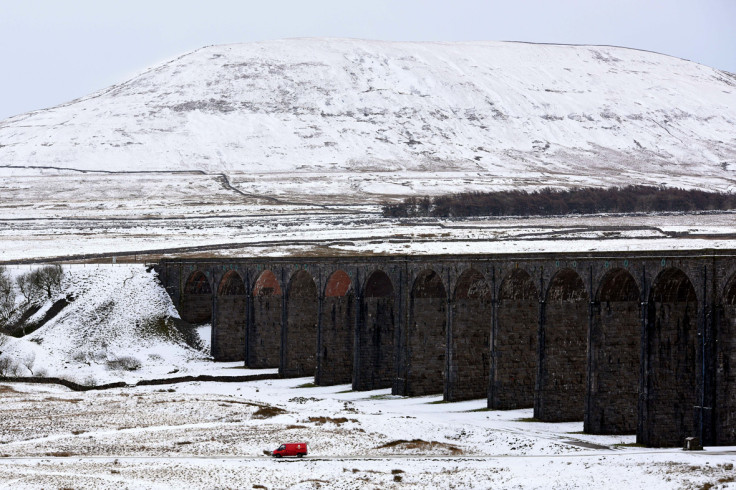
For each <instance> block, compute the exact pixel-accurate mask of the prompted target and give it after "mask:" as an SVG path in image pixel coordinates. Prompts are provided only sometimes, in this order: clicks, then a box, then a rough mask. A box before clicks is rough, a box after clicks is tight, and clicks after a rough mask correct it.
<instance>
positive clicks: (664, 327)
mask: <svg viewBox="0 0 736 490" xmlns="http://www.w3.org/2000/svg"><path fill="white" fill-rule="evenodd" d="M696 319H697V303H695V302H668V303H659V302H656V303H655V302H651V303H650V313H649V325H648V326H647V329H648V333H647V336H648V340H649V345H648V347H647V353H648V359H647V361H648V366H649V374H648V376H647V378H646V384H647V392H648V398H647V400H646V402H645V403H646V419H647V422H648V423H647V424H645V425H644V430H643V431H642V433H640V434H637V442H639V443H641V444H645V445H647V446H653V447H664V446H682V444H683V440H684V438H685V437H687V436H695V435H697V433H696V431H695V413H694V412H695V410H694V408H693V407H694V406H695V405H697V404H698V403H697V399H696V378H695V376H696V362H695V360H696V351H695V349H696V347H697V328H696Z"/></svg>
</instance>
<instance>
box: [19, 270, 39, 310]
mask: <svg viewBox="0 0 736 490" xmlns="http://www.w3.org/2000/svg"><path fill="white" fill-rule="evenodd" d="M31 274H32V273H31V272H28V273H26V274H21V275H20V276H18V277H17V278H16V279H15V284H16V286H18V290H19V291H20V294H21V295H23V303H24V304H25V305H30V304H32V303H36V302H38V301H39V300H40V299H41V294H42V291H41V290H40V289H38V288H37V287H36V286H35V285H34V284H33V281H31Z"/></svg>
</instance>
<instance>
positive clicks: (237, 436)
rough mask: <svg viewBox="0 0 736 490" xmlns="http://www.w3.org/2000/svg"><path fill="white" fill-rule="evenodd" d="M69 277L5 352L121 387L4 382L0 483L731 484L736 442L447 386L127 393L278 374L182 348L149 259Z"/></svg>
mask: <svg viewBox="0 0 736 490" xmlns="http://www.w3.org/2000/svg"><path fill="white" fill-rule="evenodd" d="M28 269H29V266H11V267H9V269H8V270H9V273H10V274H11V275H13V276H17V275H19V274H22V273H23V272H24V271H27V270H28ZM63 284H64V287H63V290H62V291H61V292H59V297H61V296H64V295H69V294H72V295H74V296H75V298H76V299H75V300H74V301H73V302H72V303H70V304H69V305H68V306H67V307H65V308H64V309H63V310H61V312H60V313H59V314H58V315H57V316H56V317H54V318H53V319H52V320H50V321H49V322H48V323H46V324H45V325H44V326H42V327H41V328H39V329H38V330H36V331H35V332H33V333H32V334H30V335H27V336H25V337H22V338H18V339H16V338H8V337H3V338H2V340H3V342H2V343H3V345H2V347H0V352H2V353H1V354H0V358H12V359H13V360H15V361H17V362H16V365H17V366H18V371H17V372H16V373H15V374H17V375H19V376H38V375H45V376H58V377H62V378H66V379H69V380H73V381H76V382H78V383H81V384H103V383H108V382H113V381H124V382H125V383H127V384H128V386H127V387H123V388H114V389H108V390H103V391H87V392H73V391H70V390H69V389H67V388H65V387H62V386H58V385H38V384H27V383H19V382H12V383H10V382H2V381H0V396H1V397H2V403H0V421H1V422H0V486H1V487H3V488H38V487H44V488H48V487H52V488H81V487H84V488H119V487H120V486H121V485H122V486H127V487H129V488H181V487H183V486H187V487H192V488H215V487H216V488H222V487H226V488H263V487H265V488H269V489H272V488H358V487H361V488H393V487H401V488H427V487H435V488H490V487H494V488H495V487H504V488H507V487H508V488H592V487H596V488H649V489H654V488H673V487H677V488H705V487H704V485H706V484H716V485H718V487H717V488H725V487H726V486H728V485H731V486H736V484H734V483H733V482H734V481H736V471H735V470H734V469H733V462H734V460H735V459H736V448H710V449H709V450H707V451H705V452H689V453H685V452H683V451H681V450H679V449H669V450H657V449H645V448H640V447H635V446H633V443H634V442H635V437H634V435H626V436H590V435H585V434H582V433H581V431H582V422H574V423H556V424H553V423H541V422H535V421H533V420H530V419H531V417H532V410H531V409H527V410H514V411H490V410H487V409H486V408H485V407H486V400H484V399H481V400H472V401H467V402H459V403H443V402H442V397H441V395H437V396H427V397H416V398H405V397H398V396H392V395H391V394H390V390H376V391H370V392H354V391H351V389H350V386H349V385H341V386H332V387H315V386H313V385H312V384H311V381H312V380H311V379H310V378H301V379H285V380H280V379H273V380H261V381H250V382H189V383H175V384H163V385H158V386H137V387H136V386H133V385H134V383H136V382H137V381H140V380H145V379H161V378H173V377H177V376H181V375H183V374H217V375H220V376H229V377H232V376H237V375H243V374H248V373H273V372H275V370H258V371H251V370H248V369H246V368H244V367H243V366H242V363H214V362H213V361H212V360H211V358H210V357H209V356H208V355H207V353H206V352H204V351H203V350H200V349H198V348H193V347H191V346H189V345H187V344H186V343H185V342H184V340H183V337H182V336H181V335H180V334H178V333H177V331H176V330H175V329H173V328H171V326H170V322H168V321H167V318H169V317H170V316H174V317H175V316H176V311H175V310H173V309H172V305H171V302H170V300H169V298H168V296H167V295H166V293H165V292H164V291H163V289H162V288H161V287H160V286H159V285H158V283H157V282H156V279H155V273H154V272H147V271H146V268H145V267H144V266H142V265H115V266H113V265H106V266H100V265H74V266H65V279H64V282H63ZM50 303H51V301H49V302H47V304H46V305H45V306H44V308H42V310H40V311H39V312H38V313H37V314H36V315H37V316H41V315H43V312H44V311H45V309H47V308H48V305H49V304H50ZM200 331H201V332H202V335H203V337H205V338H206V337H207V336H208V335H209V328H208V327H207V326H205V327H202V328H201V329H200ZM121 357H127V358H133V359H135V360H136V361H137V364H134V365H133V366H132V367H131V364H130V363H122V364H121V363H120V362H117V361H119V360H120V358H121ZM29 358H32V360H31V361H28V359H29ZM283 442H308V444H309V448H310V454H309V457H308V458H307V459H306V460H303V461H302V460H300V461H291V460H282V461H279V460H274V459H271V458H269V457H266V456H265V455H264V454H263V451H264V450H268V449H274V448H275V447H276V446H278V445H279V444H281V443H283ZM258 485H261V487H258Z"/></svg>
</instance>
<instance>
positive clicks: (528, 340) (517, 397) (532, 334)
mask: <svg viewBox="0 0 736 490" xmlns="http://www.w3.org/2000/svg"><path fill="white" fill-rule="evenodd" d="M496 308H497V311H496V331H495V333H494V334H493V335H492V338H491V343H492V348H491V350H492V351H493V357H492V359H491V370H490V390H489V395H488V407H489V408H492V409H500V410H511V409H517V408H528V407H533V406H534V385H535V381H536V379H537V336H538V330H539V291H538V290H537V287H536V286H535V284H534V281H533V280H532V277H531V276H530V275H529V273H528V272H527V271H525V270H524V269H514V270H512V271H511V272H509V273H508V274H507V275H506V276H505V277H504V278H503V280H502V281H501V285H500V287H499V290H498V302H497V305H496Z"/></svg>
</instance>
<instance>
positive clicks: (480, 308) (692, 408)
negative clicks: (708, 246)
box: [157, 250, 736, 446]
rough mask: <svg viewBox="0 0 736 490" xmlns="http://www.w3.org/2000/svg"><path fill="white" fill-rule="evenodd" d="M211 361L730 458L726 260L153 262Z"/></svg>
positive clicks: (623, 255) (734, 385)
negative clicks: (527, 413) (687, 442)
mask: <svg viewBox="0 0 736 490" xmlns="http://www.w3.org/2000/svg"><path fill="white" fill-rule="evenodd" d="M157 271H158V273H159V278H160V279H161V282H162V283H163V284H164V286H165V287H166V289H167V291H168V293H169V295H170V296H171V298H172V300H173V302H174V304H175V305H176V307H177V308H178V310H179V313H180V315H181V317H182V319H183V320H184V321H187V322H190V323H207V322H211V323H212V325H213V342H212V354H213V356H214V357H215V359H216V360H229V359H243V360H244V363H245V364H246V365H247V366H249V367H254V368H255V367H259V368H260V367H278V368H279V372H280V374H281V375H282V376H314V379H315V383H317V384H320V385H332V384H342V383H352V387H353V389H355V390H373V389H378V388H391V389H392V393H394V394H397V395H406V396H413V395H422V394H432V393H442V394H443V398H444V399H445V400H447V401H456V400H465V399H472V398H485V399H487V403H488V406H489V408H493V409H514V408H521V407H532V406H533V407H534V414H535V417H537V418H539V419H540V420H545V421H562V420H583V421H584V429H585V431H586V432H589V433H599V434H623V433H636V434H637V440H638V442H640V443H642V444H645V445H647V446H678V445H680V444H681V443H682V441H683V439H684V438H685V437H688V436H699V437H701V439H702V440H703V441H704V442H705V443H706V444H720V445H731V444H736V251H733V250H698V251H678V252H672V251H667V252H662V251H652V252H637V253H631V252H607V253H584V254H564V253H559V254H549V253H548V254H526V255H522V254H499V255H457V256H418V257H401V256H375V257H327V258H324V257H323V258H317V257H281V258H242V259H229V260H224V259H223V260H219V259H191V260H175V259H166V260H162V261H161V262H160V264H159V265H158V266H157Z"/></svg>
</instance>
